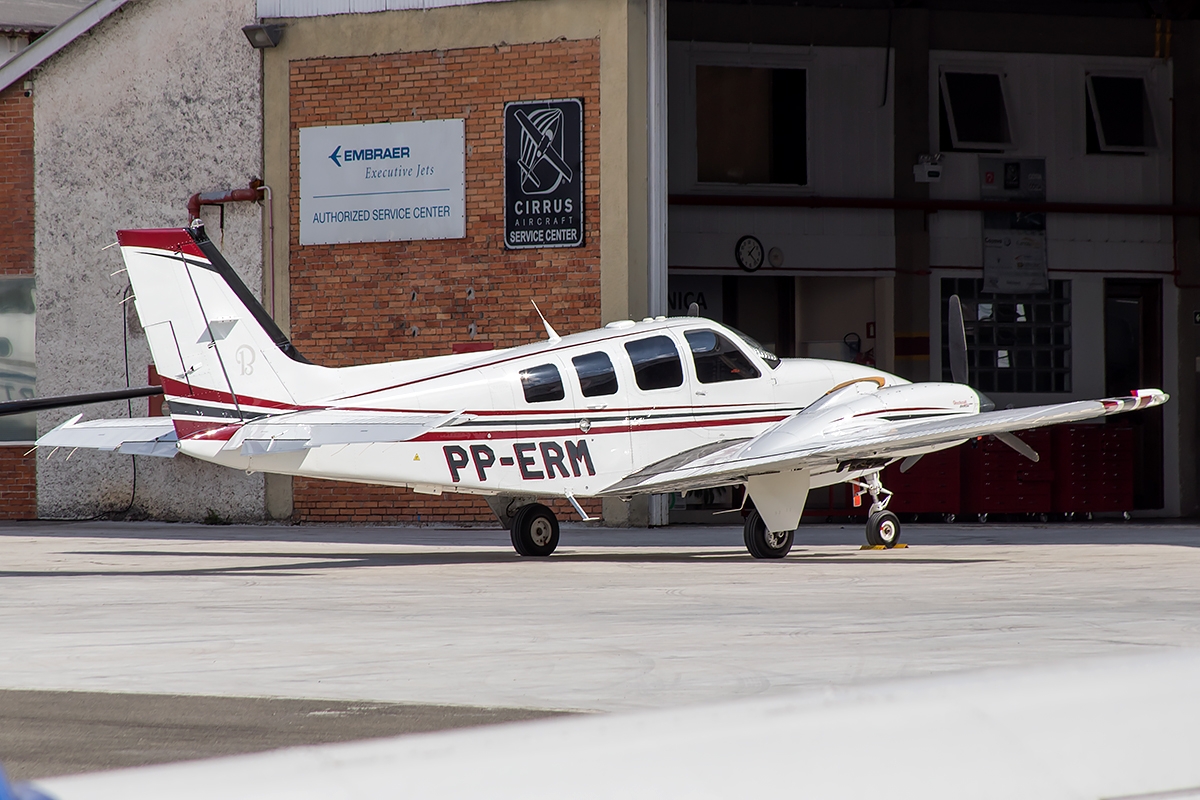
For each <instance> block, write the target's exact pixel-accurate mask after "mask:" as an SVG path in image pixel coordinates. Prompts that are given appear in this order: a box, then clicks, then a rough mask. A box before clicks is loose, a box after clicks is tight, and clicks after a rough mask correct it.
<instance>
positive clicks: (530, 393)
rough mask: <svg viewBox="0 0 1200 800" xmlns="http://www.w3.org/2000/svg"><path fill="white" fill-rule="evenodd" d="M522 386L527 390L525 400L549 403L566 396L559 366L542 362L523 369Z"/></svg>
mask: <svg viewBox="0 0 1200 800" xmlns="http://www.w3.org/2000/svg"><path fill="white" fill-rule="evenodd" d="M521 388H523V389H524V390H525V402H527V403H548V402H550V401H551V400H562V399H563V398H564V397H566V396H567V395H566V392H564V391H563V382H562V377H561V376H560V375H559V374H558V367H556V366H554V365H553V364H542V365H541V366H537V367H530V368H529V369H523V370H521Z"/></svg>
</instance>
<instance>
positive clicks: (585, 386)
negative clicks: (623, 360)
mask: <svg viewBox="0 0 1200 800" xmlns="http://www.w3.org/2000/svg"><path fill="white" fill-rule="evenodd" d="M571 363H572V364H574V365H575V374H576V375H578V376H579V390H580V391H581V392H583V396H584V397H603V396H604V395H609V394H616V393H617V373H616V370H614V369H613V364H612V360H611V359H610V358H609V357H608V354H607V353H587V354H585V355H582V356H575V357H574V358H572V359H571Z"/></svg>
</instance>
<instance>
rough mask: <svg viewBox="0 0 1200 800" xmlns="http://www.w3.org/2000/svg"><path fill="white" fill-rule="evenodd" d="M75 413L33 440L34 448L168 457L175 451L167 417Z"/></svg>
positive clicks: (172, 429) (173, 431) (174, 436)
mask: <svg viewBox="0 0 1200 800" xmlns="http://www.w3.org/2000/svg"><path fill="white" fill-rule="evenodd" d="M82 418H83V415H82V414H77V415H76V416H74V417H72V418H71V419H69V420H67V421H66V422H64V423H63V424H61V425H59V426H58V427H57V428H55V429H54V430H52V431H49V432H47V433H46V434H44V435H43V436H41V437H39V438H38V440H37V445H38V447H85V448H89V449H93V450H110V451H111V450H118V451H120V452H122V453H127V454H130V455H152V456H163V457H171V456H174V455H175V453H176V452H177V449H176V446H175V443H176V442H177V441H178V437H177V436H176V435H175V425H174V423H172V422H171V420H170V419H169V418H167V417H138V418H134V419H94V420H89V421H87V422H80V420H81V419H82Z"/></svg>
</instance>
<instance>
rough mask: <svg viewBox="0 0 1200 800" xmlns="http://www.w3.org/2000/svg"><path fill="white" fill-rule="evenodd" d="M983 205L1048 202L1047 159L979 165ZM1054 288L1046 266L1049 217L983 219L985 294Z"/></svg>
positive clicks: (993, 214) (988, 215) (994, 214)
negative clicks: (1009, 201) (1022, 201)
mask: <svg viewBox="0 0 1200 800" xmlns="http://www.w3.org/2000/svg"><path fill="white" fill-rule="evenodd" d="M979 197H980V199H981V200H1024V201H1027V202H1028V201H1035V202H1044V201H1045V200H1046V159H1044V158H991V157H986V158H985V157H982V156H981V157H980V159H979ZM1049 288H1050V276H1049V274H1048V272H1047V264H1046V215H1045V214H1040V213H1024V212H1018V211H1013V212H1004V211H985V212H984V213H983V291H985V292H997V293H1004V292H1008V293H1013V292H1017V293H1025V292H1044V291H1047V290H1048V289H1049Z"/></svg>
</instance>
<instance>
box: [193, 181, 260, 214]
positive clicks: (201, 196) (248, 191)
mask: <svg viewBox="0 0 1200 800" xmlns="http://www.w3.org/2000/svg"><path fill="white" fill-rule="evenodd" d="M262 185H263V183H262V181H260V180H253V181H250V185H249V186H247V187H246V188H245V189H228V190H226V191H223V192H220V191H218V192H196V193H195V194H194V195H192V196H191V197H189V198H188V201H187V209H188V219H187V221H188V224H189V225H190V224H191V223H192V220H194V219H196V218H197V217H199V216H200V206H223V205H225V204H226V203H247V202H249V203H256V202H258V201H259V200H261V199H262Z"/></svg>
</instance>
